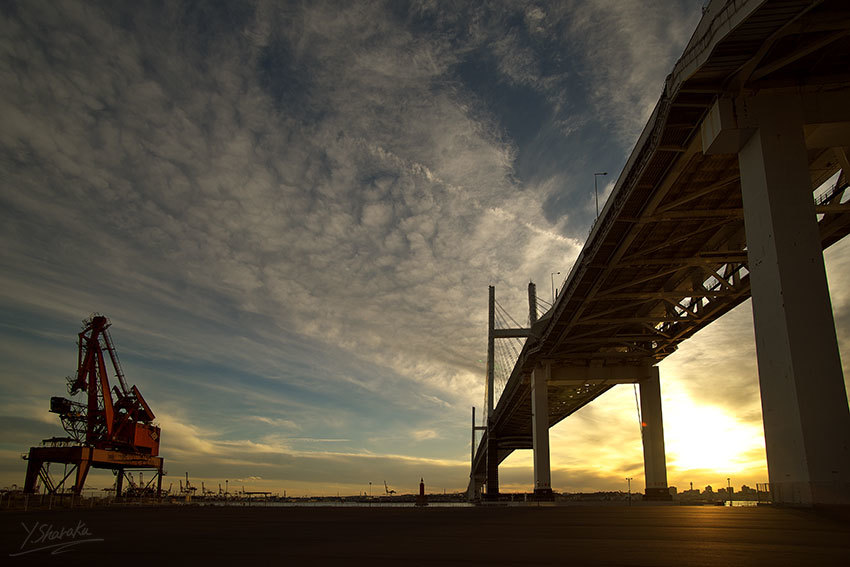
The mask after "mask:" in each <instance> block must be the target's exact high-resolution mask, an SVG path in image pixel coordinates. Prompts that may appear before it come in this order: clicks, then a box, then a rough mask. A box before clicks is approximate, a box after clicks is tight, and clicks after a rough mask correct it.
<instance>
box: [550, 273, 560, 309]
mask: <svg viewBox="0 0 850 567" xmlns="http://www.w3.org/2000/svg"><path fill="white" fill-rule="evenodd" d="M555 274H558V275H559V276H560V275H561V272H551V273H550V274H549V277H550V278H551V280H552V305H555V299H556V297H555Z"/></svg>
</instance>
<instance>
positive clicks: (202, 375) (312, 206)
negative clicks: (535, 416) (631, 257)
mask: <svg viewBox="0 0 850 567" xmlns="http://www.w3.org/2000/svg"><path fill="white" fill-rule="evenodd" d="M702 4H703V2H702V1H701V0H698V1H694V0H681V1H672V0H671V1H667V2H664V3H658V2H639V1H626V0H623V1H612V0H607V1H606V0H576V1H566V2H554V3H552V2H545V3H543V2H513V1H505V2H493V3H488V4H487V5H486V6H481V5H479V3H447V2H426V1H423V2H401V1H391V2H337V3H334V2H236V1H234V2H227V3H212V2H210V3H197V2H177V1H175V2H165V3H161V2H133V3H114V2H71V1H67V2H37V1H28V2H17V3H16V2H2V3H0V119H1V120H2V128H0V239H1V240H0V241H2V247H0V353H2V355H0V431H3V434H2V437H0V486H11V485H12V484H18V485H20V484H22V483H23V479H24V472H25V469H26V463H25V462H24V461H22V460H21V454H22V453H25V452H26V451H27V450H28V448H29V447H30V446H32V445H36V444H38V442H39V441H40V440H41V439H44V438H47V437H51V436H56V435H61V434H62V430H61V427H60V424H59V420H58V418H57V416H56V415H54V414H50V413H49V412H48V404H49V398H50V397H51V396H57V395H65V394H66V392H65V389H64V388H65V386H64V377H65V376H68V375H70V374H73V373H74V372H75V368H74V366H75V364H76V334H77V333H78V332H79V330H80V322H81V320H82V319H84V318H86V317H88V316H90V314H91V313H94V312H98V313H103V314H105V315H106V316H107V317H109V318H110V320H111V322H112V329H111V332H112V337H113V339H114V340H115V342H116V345H117V348H118V352H119V353H120V356H121V361H122V365H123V367H124V371H125V374H126V376H127V379H128V382H129V383H130V384H137V385H138V387H139V389H140V390H141V392H142V393H143V395H144V396H145V398H146V399H147V401H148V402H149V404H150V405H151V407H152V409H153V411H154V412H155V413H156V416H157V421H158V423H159V424H160V426H161V427H162V446H161V454H162V455H163V456H164V458H165V463H166V469H167V471H168V473H169V474H168V476H167V477H166V479H165V482H164V486H165V487H167V486H168V485H169V484H171V483H173V484H174V486H175V487H176V485H177V480H178V479H180V478H182V476H183V475H184V474H185V473H186V472H188V473H189V475H190V477H191V478H192V479H193V481H194V482H196V483H198V482H200V481H202V480H203V481H205V483H207V487H208V488H210V487H213V488H217V486H216V485H217V484H218V483H222V484H224V481H225V480H228V482H229V483H231V487H232V486H233V485H236V486H244V487H245V488H246V489H247V490H271V491H275V492H283V491H284V490H286V491H287V493H288V494H290V495H302V494H303V495H322V494H324V495H331V494H335V493H342V494H357V493H359V492H361V491H367V490H369V483H372V485H373V486H372V491H373V492H379V491H382V490H383V482H384V481H386V482H387V483H388V484H389V486H390V488H393V489H395V490H397V491H399V492H413V491H414V490H416V488H417V486H418V482H419V479H420V477H424V478H425V481H426V484H427V486H428V489H429V490H433V491H443V490H445V491H459V490H465V488H466V486H467V483H468V477H469V459H470V419H471V417H470V413H471V408H472V406H476V407H477V408H478V415H479V416H480V415H481V406H482V403H483V398H484V376H485V364H484V362H483V361H484V360H485V359H486V342H487V340H486V336H487V286H488V285H494V286H496V296H497V299H498V300H499V301H500V303H501V305H503V306H504V307H505V309H507V311H509V312H510V313H511V314H512V315H513V316H514V317H516V318H517V319H521V318H522V317H523V314H524V313H526V309H527V308H526V307H524V301H525V299H524V294H525V293H526V286H527V283H528V282H529V281H530V280H532V281H534V282H536V283H537V284H538V289H539V290H540V294H541V295H542V296H544V297H546V296H548V295H549V294H550V293H551V285H552V283H553V282H554V284H555V285H559V284H560V283H561V281H562V280H560V279H558V278H563V277H564V276H563V275H562V274H566V273H568V271H569V269H570V267H571V266H572V263H573V261H574V260H575V258H576V257H577V255H578V253H579V251H580V250H581V247H582V245H583V243H584V240H585V238H586V237H587V234H588V231H589V228H590V224H591V221H592V219H593V217H594V215H595V203H594V187H593V173H594V172H601V171H607V172H608V173H609V175H607V176H606V177H601V178H600V185H599V191H600V199H601V201H604V199H605V198H606V197H607V195H608V193H609V192H610V190H611V188H612V187H613V185H614V182H615V181H616V178H617V176H618V175H619V173H620V171H621V169H622V167H623V164H624V163H625V161H626V159H627V158H628V156H629V154H630V152H631V149H632V147H633V146H634V144H635V142H636V140H637V137H638V135H639V133H640V131H641V129H642V128H643V126H644V124H645V123H646V120H647V119H648V117H649V114H650V112H651V111H652V108H653V107H654V105H655V103H656V102H657V100H658V97H659V95H660V93H661V91H662V87H663V81H664V78H665V76H666V75H667V74H668V73H669V72H670V71H671V69H672V67H673V64H674V63H675V61H676V59H677V58H678V57H679V55H680V54H681V52H682V50H683V48H684V46H685V45H686V43H687V41H688V39H689V38H690V36H691V34H692V32H693V30H694V28H695V27H696V24H697V22H698V21H699V17H700V15H701V8H702ZM844 248H846V245H845V244H844V243H839V244H838V245H836V246H834V247H833V249H830V250H829V251H828V252H827V254H826V265H827V269H828V275H829V278H830V281H833V282H834V281H841V280H842V278H844V277H846V275H847V274H848V272H850V263H848V260H846V259H845V257H846V254H844V252H843V250H844ZM557 272H560V274H557ZM831 291H832V299H833V307H834V311H835V314H836V326H837V329H838V333H839V337H840V342H841V350H842V353H843V354H844V353H846V352H847V348H846V347H847V344H848V335H847V329H848V326H850V293H848V292H847V291H846V290H844V289H842V288H841V287H840V286H833V289H832V290H831ZM844 358H845V360H846V359H847V356H846V355H845V356H844ZM845 375H847V373H846V372H845ZM661 377H662V398H663V402H664V428H665V435H666V443H667V462H668V477H669V482H670V484H671V485H676V486H678V487H679V489H680V490H681V489H683V488H686V487H687V483H689V482H693V483H694V486H695V487H699V488H702V487H704V486H705V485H708V484H713V485H715V487H716V486H717V485H721V486H722V485H725V483H726V478H727V477H731V479H732V483H733V485H736V486H740V485H741V484H749V485H750V486H754V484H755V483H756V482H766V481H767V472H766V465H765V457H764V441H763V438H762V426H761V411H760V402H759V395H758V379H757V373H756V362H755V350H754V340H753V330H752V315H751V307H750V303H749V302H747V303H745V304H743V305H741V306H740V307H738V308H737V309H735V310H734V311H732V312H730V313H729V314H728V315H726V316H724V317H723V318H722V319H721V320H719V321H718V322H716V323H714V324H713V325H711V326H710V327H708V328H707V329H705V330H704V331H702V332H700V333H699V334H698V335H697V336H696V337H695V338H693V339H691V340H690V341H688V342H686V343H684V344H683V345H682V346H681V347H680V349H679V351H678V352H677V353H675V354H674V355H672V356H671V357H669V358H668V359H667V360H665V361H664V362H663V363H662V364H661ZM551 445H552V481H553V488H554V489H555V490H559V491H571V492H576V491H593V490H625V489H626V481H625V478H626V477H633V478H634V479H635V480H634V482H633V487H637V488H638V489H642V487H643V465H642V450H641V445H640V431H639V424H638V420H637V416H636V408H635V400H634V392H633V390H632V387H631V386H618V387H616V388H614V389H613V390H611V391H610V392H608V393H606V394H605V395H604V396H602V397H601V398H599V399H598V400H596V401H595V402H593V403H592V404H591V405H589V406H587V407H586V408H584V409H582V410H581V411H580V412H578V413H577V414H575V415H573V416H571V417H570V418H568V419H567V420H565V421H564V422H562V423H560V424H558V425H557V426H555V427H554V428H553V429H552V430H551ZM500 477H501V483H502V490H503V491H529V490H531V489H532V466H531V452H530V451H517V452H515V453H514V455H512V456H511V457H509V459H508V460H506V461H505V463H503V465H502V467H501V469H500ZM111 483H112V478H111V476H110V475H108V474H104V473H100V474H98V473H93V474H92V475H91V476H90V483H89V484H90V486H93V487H96V488H102V487H106V486H108V485H110V484H111Z"/></svg>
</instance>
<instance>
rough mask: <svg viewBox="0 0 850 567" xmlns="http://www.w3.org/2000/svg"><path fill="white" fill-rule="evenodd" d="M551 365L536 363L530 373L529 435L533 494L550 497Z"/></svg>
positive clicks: (541, 497) (538, 496)
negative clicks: (532, 454) (530, 438)
mask: <svg viewBox="0 0 850 567" xmlns="http://www.w3.org/2000/svg"><path fill="white" fill-rule="evenodd" d="M551 374H552V366H551V365H550V364H548V363H546V364H542V365H538V366H537V367H536V368H535V369H534V370H533V371H532V373H531V435H532V445H533V447H534V495H535V496H536V497H537V498H540V499H551V498H552V472H551V469H550V466H549V392H548V390H549V378H550V376H551Z"/></svg>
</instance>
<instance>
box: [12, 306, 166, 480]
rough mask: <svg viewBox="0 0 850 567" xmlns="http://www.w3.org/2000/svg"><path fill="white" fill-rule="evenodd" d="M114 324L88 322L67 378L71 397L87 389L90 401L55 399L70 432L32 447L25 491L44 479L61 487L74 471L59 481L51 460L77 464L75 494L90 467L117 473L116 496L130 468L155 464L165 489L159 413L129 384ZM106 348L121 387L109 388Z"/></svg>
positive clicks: (53, 402)
mask: <svg viewBox="0 0 850 567" xmlns="http://www.w3.org/2000/svg"><path fill="white" fill-rule="evenodd" d="M109 326H110V323H109V320H108V319H107V318H106V317H104V316H103V315H94V316H92V317H91V318H89V319H87V320H85V321H83V330H82V331H81V332H80V333H79V340H78V355H77V372H76V374H75V375H74V376H72V377H68V393H70V394H71V396H74V395H76V394H79V393H85V394H86V398H87V401H86V403H81V402H76V401H73V400H69V399H67V398H63V397H53V398H50V411H51V412H53V413H56V414H58V415H59V418H60V419H61V420H62V426H63V427H64V429H65V431H66V432H67V433H68V435H69V437H53V438H51V439H46V440H44V441H43V442H42V446H41V447H32V448H30V452H29V455H28V456H27V460H28V461H29V462H28V465H27V478H26V482H25V484H24V491H25V492H35V490H36V484H37V481H38V479H39V478H41V480H42V481H43V483H44V485H45V487H46V489H47V490H48V492H55V491H57V490H60V489H61V488H62V487H63V486H64V483H65V480H66V479H67V478H68V476H69V475H70V473H68V474H66V475H65V478H63V479H62V480H61V482H59V484H55V483H54V482H53V481H52V479H51V478H50V469H49V467H50V463H55V462H58V463H64V464H71V465H74V466H75V470H76V472H77V475H76V482H75V483H74V488H73V490H74V492H75V493H76V494H79V493H80V491H81V490H82V488H83V484H84V483H85V479H86V475H87V474H88V470H89V468H90V467H95V468H105V469H112V470H113V471H115V472H116V474H117V475H118V479H117V482H116V496H121V486H122V483H123V479H124V474H125V469H155V470H156V474H157V495H159V494H160V489H161V485H162V464H163V460H162V458H161V457H159V456H158V455H159V440H160V428H159V427H158V426H157V425H156V424H155V423H154V418H155V416H154V413H153V411H152V410H151V408H150V406H149V405H148V404H147V402H146V401H145V399H144V398H143V397H142V394H141V392H139V389H138V388H137V387H136V386H135V385H134V386H133V387H132V388H128V386H127V382H126V380H125V378H124V372H123V370H122V369H121V364H120V362H119V360H118V353H117V351H116V350H115V346H114V344H113V341H112V338H111V337H110V336H109V331H108V329H109ZM104 351H105V352H106V354H107V355H108V359H109V362H111V365H112V369H113V371H114V373H115V377H116V378H117V379H118V383H119V386H120V387H119V386H115V387H113V388H111V389H110V386H109V376H108V374H107V363H106V361H107V358H106V357H105V356H104ZM73 470H74V469H72V472H73ZM152 480H153V479H152Z"/></svg>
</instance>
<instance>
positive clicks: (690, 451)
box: [664, 396, 765, 473]
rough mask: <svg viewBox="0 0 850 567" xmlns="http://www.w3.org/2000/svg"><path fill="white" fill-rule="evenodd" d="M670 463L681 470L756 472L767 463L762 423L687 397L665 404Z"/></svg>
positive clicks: (666, 436) (666, 435) (670, 465)
mask: <svg viewBox="0 0 850 567" xmlns="http://www.w3.org/2000/svg"><path fill="white" fill-rule="evenodd" d="M664 421H665V431H664V433H665V438H666V439H665V441H666V446H667V447H666V448H667V465H668V467H670V468H671V469H678V470H682V471H684V470H714V471H722V472H724V473H742V472H744V473H756V472H758V471H760V470H762V469H763V468H764V466H765V461H764V459H765V457H764V454H765V453H764V433H763V430H762V427H761V425H760V424H752V423H745V422H742V421H741V420H739V419H737V418H735V417H734V416H733V415H731V414H729V413H728V412H727V411H725V410H724V409H723V408H720V407H718V406H713V405H703V404H696V403H694V402H693V400H691V399H690V398H689V397H687V396H682V397H681V399H678V400H677V403H674V404H668V405H667V406H666V407H665V413H664Z"/></svg>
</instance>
